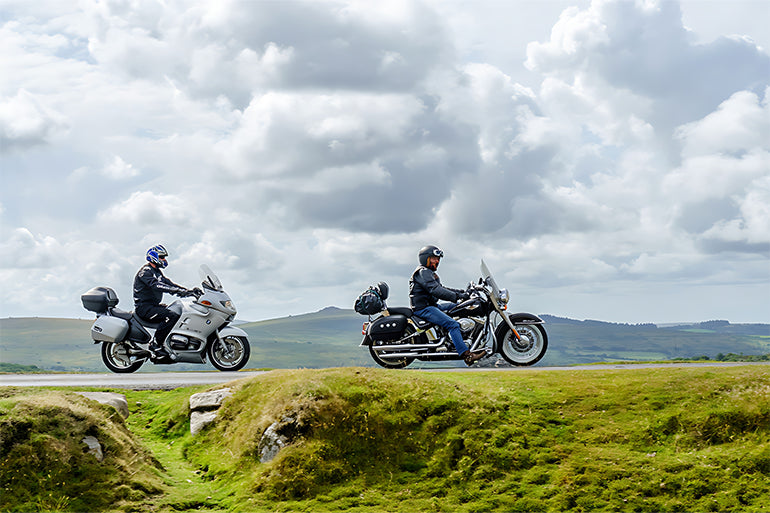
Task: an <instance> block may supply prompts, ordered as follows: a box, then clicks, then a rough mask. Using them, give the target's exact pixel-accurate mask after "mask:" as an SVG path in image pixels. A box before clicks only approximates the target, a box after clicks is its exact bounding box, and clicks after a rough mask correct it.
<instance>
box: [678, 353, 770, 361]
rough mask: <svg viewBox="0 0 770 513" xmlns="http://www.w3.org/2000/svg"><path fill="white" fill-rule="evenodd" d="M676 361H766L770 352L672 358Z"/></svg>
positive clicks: (769, 357)
mask: <svg viewBox="0 0 770 513" xmlns="http://www.w3.org/2000/svg"><path fill="white" fill-rule="evenodd" d="M672 360H677V361H703V360H708V361H717V362H767V361H770V354H742V353H741V354H735V353H727V354H724V353H717V355H716V356H715V357H714V358H713V360H712V358H709V357H708V356H706V355H705V354H704V355H701V356H696V357H692V358H672Z"/></svg>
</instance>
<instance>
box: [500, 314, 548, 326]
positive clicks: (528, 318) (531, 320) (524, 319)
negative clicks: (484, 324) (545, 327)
mask: <svg viewBox="0 0 770 513" xmlns="http://www.w3.org/2000/svg"><path fill="white" fill-rule="evenodd" d="M508 318H509V319H510V320H511V322H513V323H514V324H516V323H517V322H518V323H521V324H545V321H544V320H543V319H541V318H540V317H538V316H537V315H535V314H531V313H525V312H519V313H515V314H510V315H509V316H508Z"/></svg>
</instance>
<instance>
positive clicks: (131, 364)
mask: <svg viewBox="0 0 770 513" xmlns="http://www.w3.org/2000/svg"><path fill="white" fill-rule="evenodd" d="M199 274H200V277H201V288H202V293H201V294H199V295H197V297H195V298H185V299H177V300H176V301H174V302H173V303H171V304H170V305H169V308H170V309H171V310H172V311H174V312H175V313H178V314H179V320H178V321H177V322H176V324H175V325H174V327H173V328H172V329H171V331H170V332H169V334H168V336H167V337H166V340H165V342H164V349H165V350H166V352H167V353H168V356H163V357H158V358H156V357H155V356H154V355H153V354H152V353H150V351H149V350H148V349H147V347H148V345H149V343H150V341H151V340H152V338H153V336H154V334H155V331H156V330H157V329H158V324H154V323H151V322H147V321H145V320H144V319H141V318H139V316H137V315H136V314H135V313H134V312H126V311H124V310H121V309H119V308H117V304H118V302H119V300H118V296H117V294H115V291H114V290H113V289H111V288H109V287H95V288H93V289H91V290H89V291H88V292H86V293H85V294H83V295H82V296H81V298H80V299H81V301H82V302H83V307H84V308H85V309H86V310H88V311H90V312H94V313H96V321H94V324H93V325H92V326H91V338H92V339H93V341H94V344H101V345H102V361H103V362H104V365H106V366H107V368H108V369H110V370H111V371H112V372H118V373H128V372H134V371H136V370H138V369H139V368H140V367H141V366H142V365H143V364H144V362H146V361H148V360H149V361H151V362H152V363H154V364H174V363H200V364H205V363H206V360H207V359H208V360H209V361H211V364H212V365H213V366H214V367H216V368H217V369H219V370H221V371H237V370H239V369H241V368H243V366H244V365H246V363H248V361H249V356H250V355H251V347H250V346H249V337H248V335H247V334H246V332H245V331H243V330H242V329H240V328H236V327H235V326H230V323H231V322H232V321H233V320H234V319H235V314H236V310H235V306H234V305H233V302H232V300H231V299H230V296H229V295H228V294H227V292H225V291H224V289H223V288H222V283H221V282H220V281H219V278H217V276H216V274H214V273H213V272H212V271H211V269H209V267H208V266H207V265H201V267H200V270H199Z"/></svg>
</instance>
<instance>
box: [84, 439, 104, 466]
mask: <svg viewBox="0 0 770 513" xmlns="http://www.w3.org/2000/svg"><path fill="white" fill-rule="evenodd" d="M83 443H84V444H86V447H87V448H88V450H87V451H86V453H87V454H93V455H94V458H96V460H97V461H102V460H104V454H103V453H102V444H100V443H99V440H97V439H96V437H93V436H87V437H85V438H84V439H83Z"/></svg>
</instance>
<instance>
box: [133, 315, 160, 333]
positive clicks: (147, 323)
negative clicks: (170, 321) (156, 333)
mask: <svg viewBox="0 0 770 513" xmlns="http://www.w3.org/2000/svg"><path fill="white" fill-rule="evenodd" d="M132 318H133V319H134V320H135V321H136V322H138V323H139V324H141V325H142V326H144V327H145V328H152V329H154V330H156V329H158V326H160V323H159V322H150V321H145V320H144V319H142V318H141V317H139V316H138V315H136V313H134V314H133V317H132Z"/></svg>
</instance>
